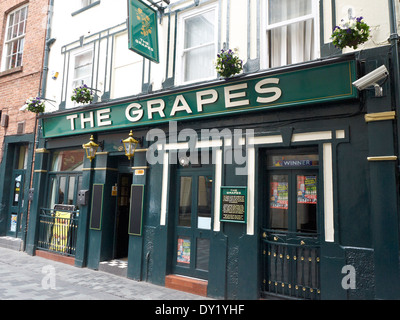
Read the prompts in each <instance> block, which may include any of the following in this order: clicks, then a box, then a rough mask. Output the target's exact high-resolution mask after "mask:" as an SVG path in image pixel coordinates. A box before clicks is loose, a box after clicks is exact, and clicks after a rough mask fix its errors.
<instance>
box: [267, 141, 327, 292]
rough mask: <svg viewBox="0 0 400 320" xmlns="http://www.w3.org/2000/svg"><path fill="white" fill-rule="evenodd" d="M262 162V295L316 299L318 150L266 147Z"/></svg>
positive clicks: (317, 275) (318, 250)
mask: <svg viewBox="0 0 400 320" xmlns="http://www.w3.org/2000/svg"><path fill="white" fill-rule="evenodd" d="M262 163H263V179H264V181H265V182H266V183H264V184H263V198H264V199H266V201H264V204H263V212H264V214H263V222H262V230H261V235H262V261H263V266H262V270H263V282H262V295H271V294H272V295H283V296H290V297H294V298H300V299H311V300H315V299H319V297H320V281H319V277H320V263H319V262H320V227H319V226H320V220H321V219H320V215H319V214H318V212H319V206H320V195H319V193H320V192H319V185H320V183H319V155H318V150H317V149H313V148H311V149H290V150H277V151H269V152H266V153H265V154H264V156H263V158H262Z"/></svg>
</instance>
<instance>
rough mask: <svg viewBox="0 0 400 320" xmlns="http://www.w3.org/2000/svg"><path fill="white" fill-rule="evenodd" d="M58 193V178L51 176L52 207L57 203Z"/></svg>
mask: <svg viewBox="0 0 400 320" xmlns="http://www.w3.org/2000/svg"><path fill="white" fill-rule="evenodd" d="M56 194H57V179H56V178H54V177H53V178H51V182H50V198H49V199H50V207H49V208H50V209H53V208H54V205H55V204H56Z"/></svg>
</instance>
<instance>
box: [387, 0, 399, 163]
mask: <svg viewBox="0 0 400 320" xmlns="http://www.w3.org/2000/svg"><path fill="white" fill-rule="evenodd" d="M389 16H390V38H389V40H390V44H391V46H392V57H391V58H392V64H393V68H392V70H391V71H390V72H393V83H394V97H395V107H394V109H395V111H396V119H397V129H396V130H397V137H400V117H399V115H400V73H399V72H400V71H399V67H400V61H399V35H398V33H397V17H396V3H395V1H394V0H389ZM396 140H397V139H396ZM397 148H399V149H398V150H397V154H398V155H400V144H399V143H398V145H397Z"/></svg>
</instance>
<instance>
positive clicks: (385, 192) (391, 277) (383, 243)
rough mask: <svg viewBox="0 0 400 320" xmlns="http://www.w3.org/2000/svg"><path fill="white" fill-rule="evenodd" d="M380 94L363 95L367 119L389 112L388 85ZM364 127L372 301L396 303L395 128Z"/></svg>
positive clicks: (384, 123) (388, 124)
mask: <svg viewBox="0 0 400 320" xmlns="http://www.w3.org/2000/svg"><path fill="white" fill-rule="evenodd" d="M385 62H386V65H387V66H388V63H387V61H371V62H370V64H368V65H367V67H368V68H367V69H368V70H366V73H368V72H370V71H372V70H374V69H376V68H377V67H379V66H380V65H382V64H383V63H385ZM388 69H390V68H389V67H388ZM387 83H390V81H387ZM383 90H384V96H383V97H375V96H374V94H373V90H371V91H368V90H367V91H364V92H363V94H365V95H366V96H367V99H366V106H367V113H368V114H369V115H370V114H376V113H382V112H383V113H385V112H386V113H390V112H391V111H392V106H391V92H390V88H389V86H388V85H383ZM367 118H368V116H367ZM367 126H368V128H367V130H368V131H367V132H368V147H369V150H368V159H366V161H368V163H369V175H370V195H371V197H370V205H371V206H370V208H371V209H370V210H371V211H370V214H371V231H372V248H373V249H374V270H375V297H376V299H398V298H400V270H399V221H398V212H397V209H398V206H397V204H398V191H397V181H396V179H397V165H398V161H397V157H396V148H395V142H394V135H395V127H394V123H393V119H390V117H389V118H385V117H383V118H381V119H378V121H370V122H368V124H367Z"/></svg>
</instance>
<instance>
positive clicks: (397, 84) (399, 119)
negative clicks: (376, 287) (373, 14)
mask: <svg viewBox="0 0 400 320" xmlns="http://www.w3.org/2000/svg"><path fill="white" fill-rule="evenodd" d="M388 1H389V16H390V38H389V40H390V44H391V47H392V53H391V59H392V65H393V68H392V70H391V71H390V72H391V73H393V87H394V88H393V89H394V98H395V99H394V103H395V106H394V108H393V109H394V110H395V111H396V129H395V132H396V137H395V143H397V146H396V147H397V156H398V157H399V156H400V143H399V137H400V71H399V68H400V58H399V39H400V38H399V34H398V30H397V15H396V2H395V0H388ZM399 169H400V167H398V170H399ZM397 192H399V190H397ZM397 223H398V224H399V222H397ZM395 298H396V299H398V298H399V295H398V296H397V297H395Z"/></svg>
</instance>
